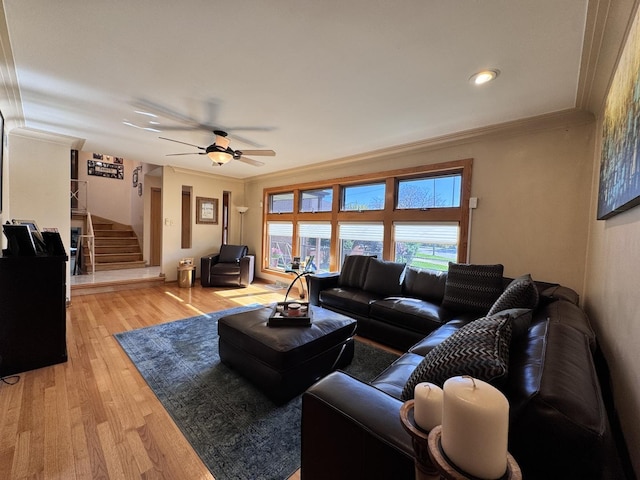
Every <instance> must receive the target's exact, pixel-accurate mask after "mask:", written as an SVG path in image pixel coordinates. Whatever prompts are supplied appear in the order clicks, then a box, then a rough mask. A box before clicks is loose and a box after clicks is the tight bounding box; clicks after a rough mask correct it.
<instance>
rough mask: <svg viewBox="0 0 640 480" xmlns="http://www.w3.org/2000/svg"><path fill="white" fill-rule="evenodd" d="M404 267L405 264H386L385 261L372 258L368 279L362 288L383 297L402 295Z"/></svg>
mask: <svg viewBox="0 0 640 480" xmlns="http://www.w3.org/2000/svg"><path fill="white" fill-rule="evenodd" d="M404 267H405V264H404V263H396V262H385V261H384V260H378V259H377V258H372V259H371V260H369V269H368V271H367V278H366V279H365V281H364V285H363V287H362V288H363V289H364V290H366V291H368V292H373V293H377V294H378V295H381V296H383V297H389V296H392V295H400V294H401V293H402V272H403V271H404Z"/></svg>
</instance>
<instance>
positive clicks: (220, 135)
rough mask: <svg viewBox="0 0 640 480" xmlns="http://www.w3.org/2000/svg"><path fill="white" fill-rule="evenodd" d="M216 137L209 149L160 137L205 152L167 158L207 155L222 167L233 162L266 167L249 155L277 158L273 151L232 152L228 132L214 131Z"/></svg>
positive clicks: (172, 154)
mask: <svg viewBox="0 0 640 480" xmlns="http://www.w3.org/2000/svg"><path fill="white" fill-rule="evenodd" d="M213 133H214V135H215V136H216V139H215V141H214V142H213V143H212V144H211V145H209V146H208V147H201V146H199V145H193V144H192V143H186V142H181V141H180V140H173V139H172V138H166V137H158V138H160V139H162V140H169V141H170V142H176V143H182V144H183V145H189V146H191V147H195V148H197V149H199V150H203V151H202V152H191V153H169V154H168V155H167V156H174V155H207V156H208V157H209V158H210V159H211V161H212V162H213V164H214V165H215V164H216V163H217V164H218V165H220V166H222V165H224V164H225V163H228V162H229V161H231V160H240V161H241V162H244V163H248V164H249V165H254V166H256V167H260V166H262V165H264V162H261V161H259V160H254V159H252V158H247V157H245V154H247V155H258V156H268V157H273V156H275V154H276V152H274V151H273V150H232V149H231V148H229V139H228V138H227V132H223V131H222V130H214V131H213Z"/></svg>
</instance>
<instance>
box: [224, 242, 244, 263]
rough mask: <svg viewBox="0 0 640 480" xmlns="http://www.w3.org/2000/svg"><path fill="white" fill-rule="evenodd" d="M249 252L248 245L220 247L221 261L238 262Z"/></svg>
mask: <svg viewBox="0 0 640 480" xmlns="http://www.w3.org/2000/svg"><path fill="white" fill-rule="evenodd" d="M246 254H247V247H246V245H222V246H221V247H220V257H219V258H218V262H219V263H237V262H238V261H239V260H240V259H241V258H242V257H244V256H245V255H246Z"/></svg>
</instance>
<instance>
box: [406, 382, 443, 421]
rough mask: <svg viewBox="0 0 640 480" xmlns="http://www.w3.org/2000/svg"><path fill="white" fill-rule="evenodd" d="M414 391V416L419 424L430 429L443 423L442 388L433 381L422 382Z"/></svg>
mask: <svg viewBox="0 0 640 480" xmlns="http://www.w3.org/2000/svg"><path fill="white" fill-rule="evenodd" d="M413 392H414V395H413V399H414V403H413V418H414V420H415V421H416V423H417V424H418V426H419V427H420V428H422V429H423V430H426V431H430V430H431V429H432V428H433V427H436V426H438V425H440V424H442V389H441V388H440V387H439V386H437V385H435V384H433V383H429V382H422V383H419V384H417V385H416V387H415V389H414V390H413Z"/></svg>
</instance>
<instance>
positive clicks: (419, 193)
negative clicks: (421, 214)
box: [397, 173, 462, 209]
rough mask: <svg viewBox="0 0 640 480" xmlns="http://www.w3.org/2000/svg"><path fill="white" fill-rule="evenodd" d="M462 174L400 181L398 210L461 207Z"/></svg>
mask: <svg viewBox="0 0 640 480" xmlns="http://www.w3.org/2000/svg"><path fill="white" fill-rule="evenodd" d="M461 182H462V174H461V173H458V174H455V175H444V176H434V177H426V178H425V177H423V178H412V179H407V180H399V181H398V200H397V208H398V209H409V208H447V207H450V208H451V207H459V206H460V193H461V188H460V185H461Z"/></svg>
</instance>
